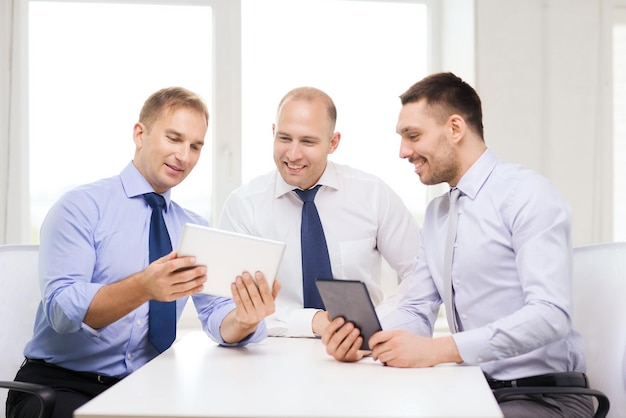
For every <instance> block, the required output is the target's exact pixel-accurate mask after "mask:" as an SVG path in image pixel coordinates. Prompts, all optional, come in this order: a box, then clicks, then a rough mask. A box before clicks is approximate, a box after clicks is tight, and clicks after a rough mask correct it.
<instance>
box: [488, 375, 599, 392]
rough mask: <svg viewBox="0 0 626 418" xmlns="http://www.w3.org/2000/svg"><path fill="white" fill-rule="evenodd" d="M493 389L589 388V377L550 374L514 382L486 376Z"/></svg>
mask: <svg viewBox="0 0 626 418" xmlns="http://www.w3.org/2000/svg"><path fill="white" fill-rule="evenodd" d="M485 378H486V379H487V382H488V383H489V387H490V388H491V389H502V388H515V387H524V386H560V387H578V388H586V387H589V382H588V381H587V376H586V375H585V374H584V373H577V372H563V373H549V374H542V375H539V376H531V377H524V378H522V379H514V380H496V379H492V378H490V377H489V376H487V375H485Z"/></svg>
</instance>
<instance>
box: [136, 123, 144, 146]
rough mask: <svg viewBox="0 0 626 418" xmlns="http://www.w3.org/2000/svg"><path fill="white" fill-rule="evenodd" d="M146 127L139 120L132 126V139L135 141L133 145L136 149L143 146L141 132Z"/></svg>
mask: <svg viewBox="0 0 626 418" xmlns="http://www.w3.org/2000/svg"><path fill="white" fill-rule="evenodd" d="M145 130H146V128H145V126H144V125H143V123H141V122H137V123H136V124H135V126H134V127H133V141H134V142H135V147H136V148H137V149H139V148H141V147H142V146H143V134H144V132H145Z"/></svg>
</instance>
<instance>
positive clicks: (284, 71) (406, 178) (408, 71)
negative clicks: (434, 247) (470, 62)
mask: <svg viewBox="0 0 626 418" xmlns="http://www.w3.org/2000/svg"><path fill="white" fill-rule="evenodd" d="M428 41H429V39H428V16H427V8H426V6H425V5H424V4H420V3H415V2H413V3H411V2H393V1H386V2H385V1H378V2H375V1H351V0H339V1H338V0H326V1H324V0H264V1H258V0H243V1H242V52H243V53H242V56H243V67H242V68H243V72H242V75H243V76H242V78H243V82H242V83H243V84H242V86H243V101H242V108H243V120H244V123H243V143H242V149H243V150H244V153H243V160H242V163H243V164H242V169H243V176H242V178H243V181H244V182H245V181H248V180H250V179H251V178H252V177H255V176H257V175H259V174H261V173H264V172H266V171H268V170H271V169H273V168H274V161H273V158H272V143H273V138H272V123H273V122H274V120H275V115H276V108H277V106H278V103H279V101H280V99H281V98H282V96H283V95H284V94H285V93H287V92H288V91H289V90H291V89H292V88H294V87H299V86H313V87H318V88H321V89H322V90H324V91H325V92H326V93H328V94H329V95H330V96H331V97H332V98H333V100H334V101H335V105H336V106H337V112H338V119H337V130H338V131H339V132H341V134H342V138H341V143H340V145H339V148H338V149H337V151H336V152H335V153H334V154H332V155H331V156H330V159H331V160H334V161H336V162H339V163H344V164H348V165H351V166H353V167H356V168H360V169H362V170H365V171H368V172H371V173H374V174H377V175H378V176H379V177H381V178H383V179H384V180H385V181H386V182H387V183H388V184H390V185H391V186H392V188H394V189H395V190H396V191H397V192H398V194H400V196H401V197H402V198H403V199H404V201H405V203H406V204H407V206H408V207H409V208H410V210H411V211H412V212H413V213H415V215H416V216H417V217H418V218H421V216H422V214H423V211H424V209H425V207H426V200H427V198H426V187H425V186H423V185H422V184H421V183H420V181H419V178H418V176H416V175H415V173H414V172H413V167H412V166H411V165H409V164H408V163H406V162H403V161H401V160H400V158H399V156H398V155H399V146H400V139H399V136H398V135H397V134H396V133H395V126H396V122H397V117H398V111H399V110H400V100H399V98H398V96H399V95H400V94H401V93H403V92H404V91H405V90H406V89H407V88H408V87H409V86H410V85H411V84H413V83H414V82H416V81H418V80H420V79H421V78H422V77H424V76H425V75H426V74H427V71H428V67H429V62H428Z"/></svg>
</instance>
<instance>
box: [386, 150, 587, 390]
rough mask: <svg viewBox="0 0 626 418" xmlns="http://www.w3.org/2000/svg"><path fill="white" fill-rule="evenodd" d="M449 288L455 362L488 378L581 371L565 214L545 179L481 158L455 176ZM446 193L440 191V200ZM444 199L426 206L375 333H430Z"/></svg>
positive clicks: (439, 283) (438, 291)
mask: <svg viewBox="0 0 626 418" xmlns="http://www.w3.org/2000/svg"><path fill="white" fill-rule="evenodd" d="M457 187H458V188H459V189H460V190H461V197H460V198H459V202H458V210H459V220H458V229H457V238H456V244H455V250H454V258H453V265H452V283H453V286H454V291H455V304H456V308H457V312H458V319H459V326H460V330H461V332H459V333H456V334H453V338H454V341H455V343H456V345H457V347H458V349H459V352H460V354H461V357H462V359H463V361H464V362H466V363H469V364H478V365H480V367H481V368H482V369H483V371H485V372H486V373H488V374H490V375H491V376H492V377H493V378H495V379H501V380H510V379H517V378H522V377H526V376H534V375H539V374H545V373H552V372H563V371H579V372H580V371H584V369H585V360H584V353H583V342H582V338H581V336H580V334H579V333H578V332H576V331H575V330H573V329H572V322H571V308H572V306H571V263H572V249H571V237H570V228H571V214H570V209H569V205H568V204H567V202H566V201H565V200H564V198H563V197H562V196H561V195H560V194H559V193H558V192H557V191H556V190H555V188H554V187H553V186H552V185H551V184H550V183H549V182H548V181H547V179H545V178H544V177H542V176H540V175H538V174H537V173H534V172H532V171H530V170H527V169H525V168H523V167H521V166H518V165H513V164H508V163H504V162H501V161H499V160H498V159H497V158H496V157H495V155H494V154H493V153H492V152H491V151H490V150H487V151H485V153H484V154H483V155H482V156H481V157H480V158H479V160H478V161H477V162H476V163H475V164H474V165H473V166H472V167H471V168H470V169H469V171H468V172H467V173H466V174H465V175H464V176H463V177H462V178H461V181H460V182H459V184H458V185H457ZM448 194H449V193H448ZM448 194H446V195H443V196H441V197H439V198H436V199H434V200H433V201H432V202H431V203H430V204H429V206H428V208H427V210H426V217H425V220H424V225H423V227H422V237H421V245H420V251H421V252H420V259H419V260H418V262H417V264H416V269H415V271H414V272H413V273H412V274H411V275H410V276H409V277H407V278H406V279H405V280H404V282H403V283H402V284H401V285H400V287H399V288H398V293H399V294H401V296H402V300H401V301H400V307H399V309H398V310H396V311H394V312H393V313H391V314H390V315H388V316H386V317H385V318H383V320H382V323H383V328H404V329H408V330H411V331H413V332H416V333H419V334H422V335H431V334H432V327H433V323H434V320H435V319H436V313H437V311H438V309H439V305H440V304H441V303H442V297H441V296H440V295H443V294H444V287H443V286H444V281H443V280H444V278H443V271H444V266H443V260H444V248H445V241H446V230H447V221H448Z"/></svg>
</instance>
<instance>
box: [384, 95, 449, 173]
mask: <svg viewBox="0 0 626 418" xmlns="http://www.w3.org/2000/svg"><path fill="white" fill-rule="evenodd" d="M396 132H397V133H398V134H399V135H400V136H401V143H400V158H406V159H408V160H409V162H410V163H411V164H413V165H414V166H415V173H417V175H418V176H419V177H420V181H421V182H422V183H424V184H427V185H433V184H439V183H443V182H445V183H448V184H450V185H456V183H457V182H458V180H459V177H460V176H459V171H460V163H459V159H458V156H457V154H456V149H455V148H454V147H453V146H452V142H451V140H450V136H451V133H452V130H451V128H450V126H449V124H448V121H446V122H443V123H439V122H438V121H437V120H436V119H435V117H434V116H433V115H432V114H431V113H430V112H428V109H427V106H426V102H425V100H419V101H417V102H413V103H407V104H406V105H404V106H402V109H401V110H400V115H399V116H398V124H397V126H396Z"/></svg>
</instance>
